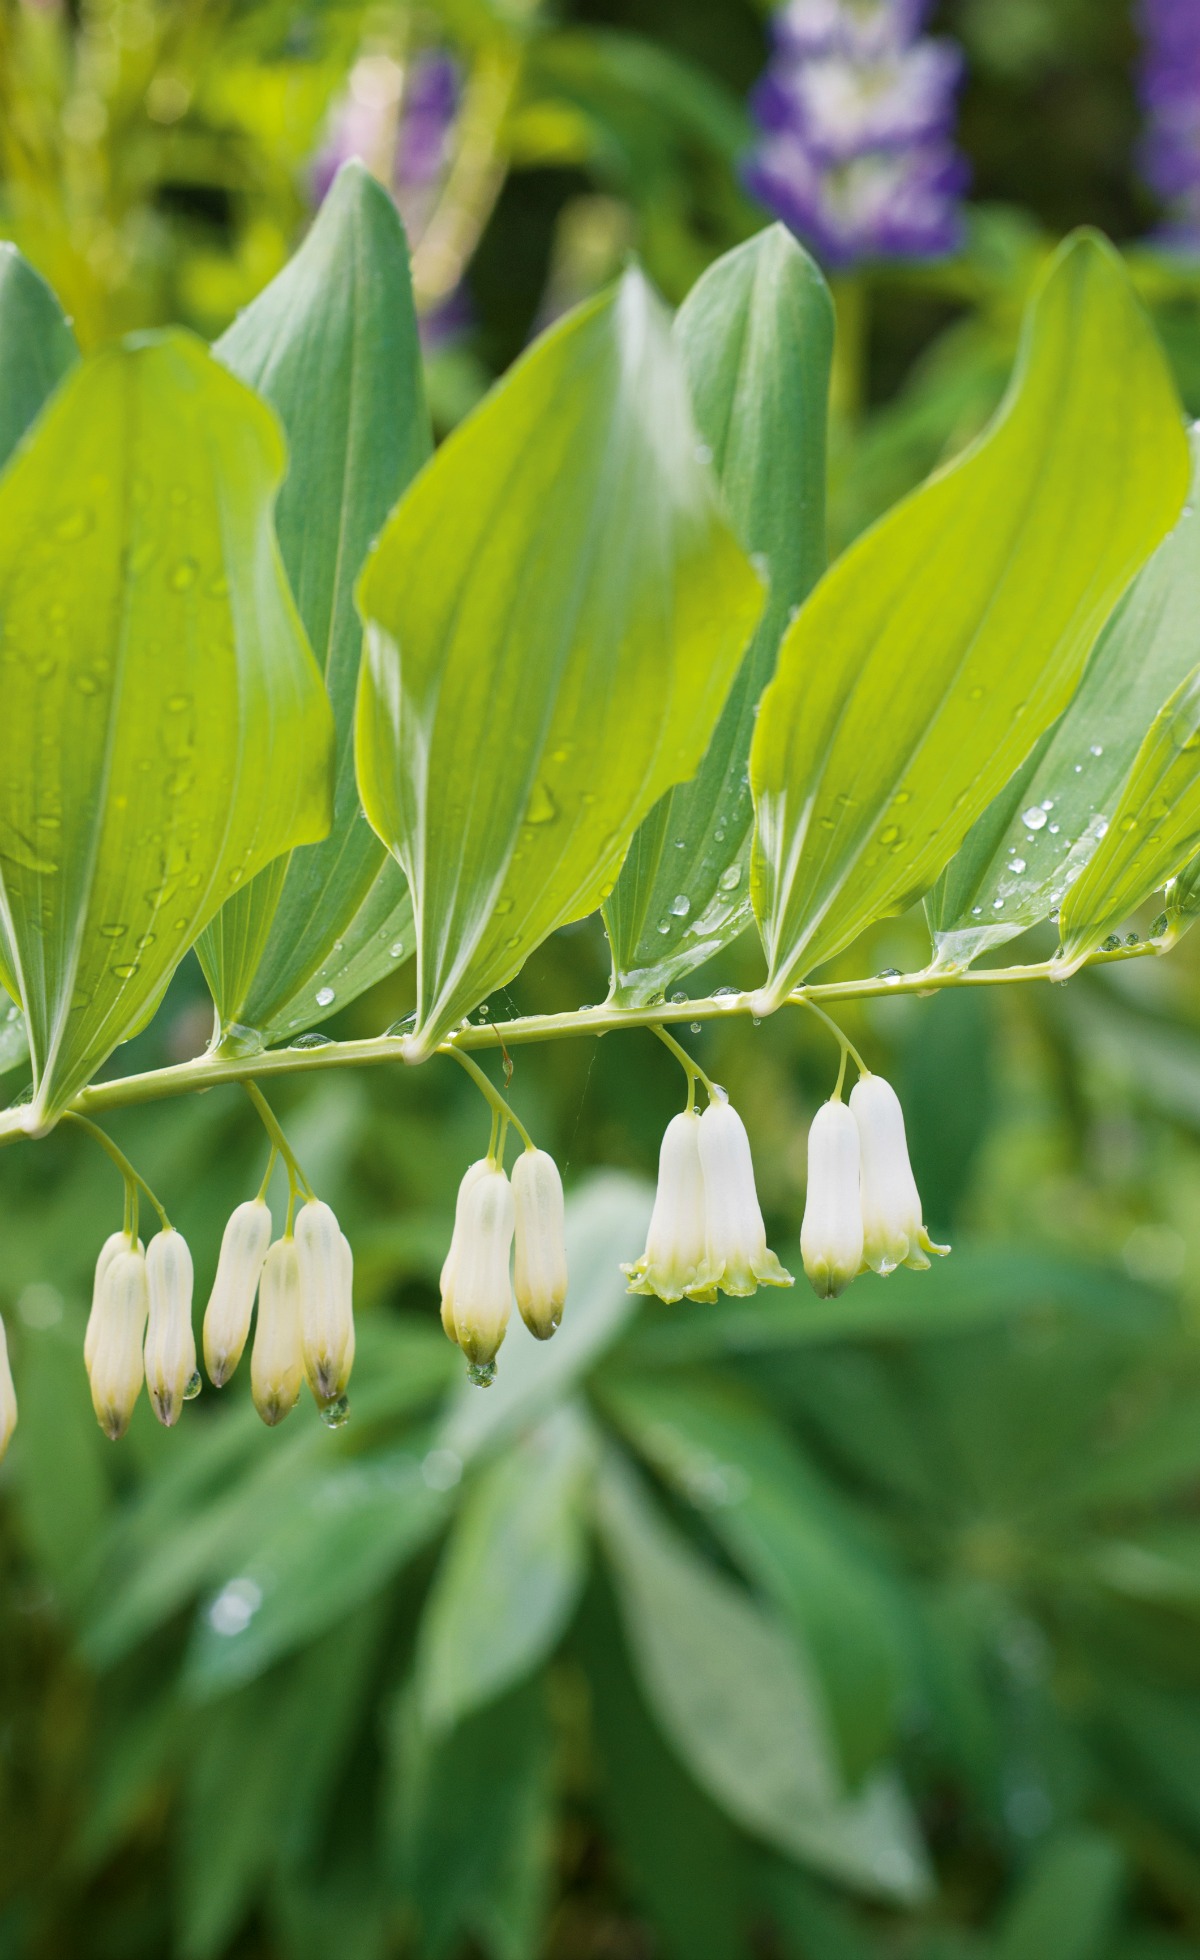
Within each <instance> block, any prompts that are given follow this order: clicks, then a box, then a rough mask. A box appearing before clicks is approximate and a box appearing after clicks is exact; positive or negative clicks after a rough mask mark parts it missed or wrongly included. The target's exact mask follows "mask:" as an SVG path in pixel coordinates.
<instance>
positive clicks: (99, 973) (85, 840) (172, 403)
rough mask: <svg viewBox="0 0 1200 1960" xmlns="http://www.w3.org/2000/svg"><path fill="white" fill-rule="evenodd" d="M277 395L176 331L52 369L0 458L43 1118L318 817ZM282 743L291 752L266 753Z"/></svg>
mask: <svg viewBox="0 0 1200 1960" xmlns="http://www.w3.org/2000/svg"><path fill="white" fill-rule="evenodd" d="M282 470H283V451H282V445H281V443H280V439H279V435H278V431H277V429H276V427H275V424H274V421H273V418H272V417H271V415H270V413H269V411H268V410H267V409H265V408H264V407H263V405H262V404H261V403H260V402H258V401H256V400H255V398H254V397H253V396H252V395H251V394H250V393H249V391H248V390H247V389H245V388H243V387H242V385H241V384H240V382H237V381H235V380H234V379H233V377H232V376H231V375H229V374H227V373H226V372H225V370H224V369H223V368H221V367H220V366H219V365H218V364H217V362H215V361H214V360H212V358H211V357H210V355H209V354H208V352H207V350H206V349H205V348H203V347H202V346H201V344H200V343H199V342H198V341H195V340H193V339H192V338H191V337H190V336H188V335H186V334H182V333H170V334H165V335H147V336H139V337H136V338H134V339H132V340H130V341H127V342H125V343H123V344H122V345H121V346H117V347H111V348H107V349H105V350H104V351H103V352H102V353H100V354H97V355H96V356H94V357H93V358H92V359H91V360H90V361H88V362H87V363H86V364H85V365H84V366H83V367H81V368H79V369H78V370H77V371H76V372H75V373H74V374H72V375H71V376H69V377H68V379H67V380H66V381H65V382H64V383H63V385H62V387H61V388H60V389H59V391H58V393H57V394H56V395H55V397H54V399H53V400H52V402H51V403H50V405H49V407H48V408H47V410H46V412H45V414H44V415H43V416H42V418H41V420H40V421H39V423H38V426H37V429H36V431H35V432H34V434H33V436H32V437H31V439H30V441H29V443H28V444H26V445H25V446H23V447H22V448H21V449H20V450H19V452H18V454H17V455H16V456H15V457H14V459H13V460H12V462H11V463H10V464H9V467H8V469H7V471H6V472H5V474H4V476H3V478H2V479H0V619H2V621H3V627H2V632H3V639H2V641H0V667H2V668H3V685H4V693H5V713H4V717H3V720H2V722H0V780H2V781H3V784H4V789H3V795H2V798H0V916H2V917H3V919H4V923H5V926H6V929H7V934H8V939H9V942H10V945H11V949H12V955H13V962H14V967H15V977H16V979H17V982H18V987H19V992H20V995H21V1003H22V1006H23V1008H24V1011H25V1018H26V1023H27V1026H28V1032H29V1044H30V1049H31V1051H32V1056H33V1065H34V1086H35V1094H34V1100H33V1103H32V1106H31V1107H30V1109H29V1111H28V1117H27V1120H28V1124H29V1127H30V1128H31V1129H37V1128H40V1127H43V1126H45V1125H47V1124H49V1123H51V1122H53V1121H54V1119H55V1117H56V1116H57V1115H58V1114H59V1112H60V1111H61V1110H62V1109H63V1107H64V1106H65V1104H66V1103H67V1102H69V1100H70V1098H71V1097H72V1096H73V1095H74V1094H75V1092H76V1090H78V1089H79V1088H81V1087H82V1086H83V1084H84V1083H85V1082H87V1081H88V1079H89V1078H90V1076H91V1075H93V1074H94V1073H95V1071H96V1069H97V1068H98V1067H99V1066H100V1064H101V1062H102V1061H103V1060H104V1059H105V1057H106V1056H107V1055H109V1054H110V1053H111V1051H112V1049H113V1048H114V1047H115V1046H116V1045H117V1043H118V1042H119V1041H121V1040H122V1039H124V1038H125V1037H126V1036H127V1035H128V1034H129V1033H130V1031H131V1030H132V1029H134V1028H135V1027H136V1026H137V1025H138V1024H139V1022H140V1020H141V1019H142V1018H143V1017H144V1015H145V1012H146V1010H147V1009H148V1007H149V1006H150V1004H151V1003H152V1002H153V1001H154V999H155V998H156V996H157V995H158V994H159V992H160V991H161V989H162V987H163V985H164V983H165V980H166V978H167V976H169V974H170V973H171V972H172V970H173V969H174V968H175V967H176V966H177V965H178V963H179V961H180V960H181V959H182V957H183V955H184V953H185V952H186V951H187V949H188V947H189V946H191V944H192V943H193V941H194V940H195V938H196V936H197V934H198V933H199V932H200V931H201V929H202V928H203V927H204V925H205V924H206V923H207V921H208V920H209V919H210V918H211V917H212V915H213V913H214V912H215V911H216V910H217V908H218V906H219V905H220V904H221V903H222V902H223V901H224V899H225V898H226V897H227V895H228V893H229V892H230V890H231V889H232V888H233V887H234V886H235V885H238V884H240V883H241V882H242V881H243V879H245V878H248V877H252V876H253V875H254V873H255V872H256V871H258V870H259V869H261V867H262V866H263V865H264V864H266V863H267V862H268V861H269V860H270V859H271V858H273V857H276V856H277V855H278V854H279V853H280V852H281V851H283V850H285V849H287V848H288V847H289V846H290V845H292V844H295V843H298V842H302V841H305V840H309V839H314V838H317V837H319V836H321V835H322V834H323V832H324V831H325V830H326V829H327V827H328V823H329V761H330V746H331V738H332V720H331V716H330V712H329V702H328V699H327V697H326V695H325V691H324V688H323V687H322V686H321V678H320V675H319V673H318V672H317V669H316V667H315V665H314V663H313V658H312V654H311V652H310V651H309V647H308V643H307V641H306V640H305V637H304V632H303V628H302V627H301V625H300V621H299V619H298V618H297V615H296V610H295V606H294V604H293V602H292V598H291V594H290V592H289V591H288V587H287V581H286V579H285V577H284V573H283V567H282V565H281V564H280V561H279V554H278V548H277V546H276V543H275V536H274V532H273V530H272V526H271V511H272V504H273V501H274V495H275V491H276V488H277V486H278V483H279V479H280V476H281V475H282ZM285 756H286V767H284V766H283V761H284V758H285Z"/></svg>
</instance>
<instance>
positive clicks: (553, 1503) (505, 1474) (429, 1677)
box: [418, 1403, 594, 1728]
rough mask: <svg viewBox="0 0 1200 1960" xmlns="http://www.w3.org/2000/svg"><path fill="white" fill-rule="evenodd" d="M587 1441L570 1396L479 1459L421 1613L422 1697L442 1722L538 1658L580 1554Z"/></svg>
mask: <svg viewBox="0 0 1200 1960" xmlns="http://www.w3.org/2000/svg"><path fill="white" fill-rule="evenodd" d="M593 1454H594V1448H593V1440H592V1434H591V1430H590V1428H589V1426H588V1424H587V1422H586V1421H585V1419H584V1418H583V1416H582V1415H581V1414H580V1412H579V1410H578V1409H577V1408H574V1407H572V1406H571V1405H570V1404H569V1403H568V1404H567V1405H565V1406H564V1407H562V1408H560V1409H557V1410H555V1412H554V1413H553V1414H552V1415H550V1416H548V1417H547V1418H546V1420H545V1421H544V1422H542V1423H541V1424H539V1425H538V1426H537V1427H536V1428H534V1429H532V1430H530V1431H529V1432H528V1433H527V1434H526V1435H525V1436H523V1437H521V1438H520V1439H519V1440H518V1441H517V1442H516V1443H515V1444H514V1445H513V1446H512V1447H511V1448H510V1449H509V1450H507V1451H505V1453H504V1454H503V1455H502V1456H500V1457H498V1458H496V1460H495V1461H494V1462H492V1463H490V1464H488V1465H487V1466H486V1467H485V1468H484V1469H483V1470H482V1471H481V1472H480V1474H479V1477H478V1480H477V1481H476V1482H475V1484H474V1485H473V1486H472V1487H471V1489H470V1490H469V1491H468V1493H467V1495H466V1498H465V1499H464V1502H463V1505H462V1509H461V1511H460V1513H459V1516H458V1518H457V1520H456V1522H455V1525H454V1529H453V1531H452V1532H451V1534H450V1539H449V1542H448V1544H447V1546H446V1550H445V1553H444V1554H443V1557H442V1561H441V1564H440V1565H439V1567H438V1570H437V1575H436V1577H435V1579H434V1582H433V1588H432V1591H431V1592H430V1595H429V1601H428V1604H427V1605H426V1607H425V1612H424V1616H423V1618H422V1622H421V1636H420V1648H419V1661H418V1671H419V1679H420V1684H421V1707H422V1713H423V1716H424V1720H425V1722H426V1724H427V1725H428V1726H429V1727H431V1728H443V1727H446V1728H448V1727H451V1726H453V1724H454V1723H456V1722H459V1721H461V1720H462V1718H463V1716H464V1715H467V1714H469V1713H470V1712H471V1711H472V1710H473V1709H476V1708H482V1707H483V1706H484V1704H485V1703H487V1702H491V1701H494V1700H495V1699H496V1698H497V1696H499V1695H501V1694H503V1693H504V1691H505V1690H506V1689H507V1688H512V1687H515V1686H516V1684H517V1683H518V1682H519V1681H523V1680H524V1679H525V1678H526V1677H527V1676H528V1675H529V1674H531V1673H532V1672H533V1670H534V1669H535V1668H536V1667H539V1666H540V1665H541V1663H542V1662H543V1661H544V1660H546V1658H547V1657H548V1655H549V1654H550V1653H551V1652H552V1650H553V1648H554V1647H555V1645H556V1644H557V1642H558V1640H559V1638H560V1636H561V1635H562V1632H563V1630H564V1628H565V1626H566V1624H567V1622H568V1620H569V1619H570V1617H571V1614H572V1612H573V1611H574V1609H575V1605H576V1603H577V1601H578V1598H579V1592H580V1588H581V1586H582V1584H583V1579H584V1572H585V1568H586V1563H587V1556H586V1554H587V1532H586V1524H585V1500H586V1497H587V1492H588V1486H589V1483H590V1479H591V1470H592V1460H593Z"/></svg>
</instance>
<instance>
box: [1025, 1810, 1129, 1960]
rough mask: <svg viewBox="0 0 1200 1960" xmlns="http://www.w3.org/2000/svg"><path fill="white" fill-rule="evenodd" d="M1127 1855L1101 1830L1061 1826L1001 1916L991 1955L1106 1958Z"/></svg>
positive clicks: (1075, 1959) (1057, 1959)
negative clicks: (1069, 1828)
mask: <svg viewBox="0 0 1200 1960" xmlns="http://www.w3.org/2000/svg"><path fill="white" fill-rule="evenodd" d="M1124 1889H1125V1858H1124V1855H1123V1853H1122V1851H1121V1848H1120V1845H1119V1844H1118V1843H1117V1842H1116V1841H1115V1840H1114V1839H1113V1838H1111V1837H1109V1836H1107V1835H1106V1834H1105V1833H1104V1832H1103V1831H1095V1830H1089V1829H1087V1828H1086V1827H1081V1828H1079V1829H1077V1830H1071V1831H1063V1832H1061V1833H1060V1834H1059V1835H1058V1836H1057V1837H1054V1838H1051V1839H1050V1841H1049V1843H1047V1844H1045V1845H1043V1846H1042V1847H1041V1848H1040V1849H1039V1851H1038V1854H1037V1857H1036V1858H1035V1860H1034V1862H1033V1865H1032V1868H1031V1869H1030V1870H1029V1871H1028V1872H1027V1873H1026V1875H1025V1878H1024V1880H1023V1882H1022V1884H1021V1887H1020V1890H1019V1891H1018V1893H1017V1895H1016V1897H1015V1898H1014V1899H1013V1900H1012V1902H1011V1903H1010V1905H1009V1908H1008V1910H1007V1912H1006V1913H1005V1916H1004V1922H1003V1925H1002V1927H1001V1930H1000V1933H999V1937H998V1938H997V1940H996V1943H995V1947H994V1949H993V1951H994V1960H1030V1956H1031V1955H1033V1954H1041V1953H1044V1954H1053V1955H1054V1960H1105V1956H1107V1955H1108V1954H1109V1952H1110V1950H1111V1941H1112V1937H1113V1935H1114V1933H1115V1932H1116V1930H1117V1925H1118V1921H1119V1919H1120V1917H1121V1908H1122V1904H1123V1899H1122V1894H1123V1892H1124Z"/></svg>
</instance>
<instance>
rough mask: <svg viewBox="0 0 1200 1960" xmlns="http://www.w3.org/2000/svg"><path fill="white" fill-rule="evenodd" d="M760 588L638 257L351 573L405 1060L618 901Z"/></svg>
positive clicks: (366, 773) (412, 498) (747, 627)
mask: <svg viewBox="0 0 1200 1960" xmlns="http://www.w3.org/2000/svg"><path fill="white" fill-rule="evenodd" d="M761 604H762V590H761V586H760V584H759V581H758V579H757V577H756V576H755V574H754V572H753V571H752V569H751V567H750V564H749V561H748V560H747V558H746V556H745V554H744V552H743V551H742V550H741V548H740V547H739V545H738V544H737V542H736V540H735V539H734V537H733V534H732V532H731V531H730V529H729V527H728V524H727V523H726V521H725V519H724V517H723V515H722V513H721V511H720V509H719V506H718V503H717V499H716V492H715V487H714V485H713V481H712V475H711V471H710V470H709V469H708V468H707V466H706V465H705V463H704V462H703V461H702V460H701V459H700V458H699V457H698V456H697V436H696V429H695V424H694V422H693V420H692V413H691V407H690V404H689V401H688V397H687V388H686V383H685V380H684V377H683V374H682V372H681V369H680V365H679V361H678V356H677V354H676V352H675V349H674V348H673V346H672V342H671V337H670V333H669V329H668V326H667V323H666V320H665V318H664V316H663V312H662V309H661V306H660V305H659V303H658V301H657V300H656V299H655V298H654V296H653V294H652V293H651V292H650V290H649V289H648V287H647V286H646V284H645V282H644V281H643V280H642V278H641V277H640V275H638V274H637V273H630V274H628V275H627V277H626V278H625V280H624V281H623V282H622V284H621V286H620V287H619V288H618V290H617V291H616V293H614V294H612V295H608V296H605V297H603V298H602V299H600V300H597V301H594V302H592V303H591V304H589V305H587V306H584V307H581V308H580V309H579V310H578V311H577V312H576V313H575V314H573V315H572V316H571V317H570V318H569V319H568V320H566V321H565V322H564V323H563V324H562V325H560V326H559V327H557V328H555V329H554V330H553V331H552V332H551V333H549V334H547V335H546V336H545V337H544V338H543V339H542V340H541V341H540V342H539V343H538V345H537V346H536V347H535V348H534V349H533V350H532V351H531V352H530V353H529V354H528V355H526V357H525V358H524V360H523V361H521V362H520V363H519V364H518V366H517V367H516V368H515V369H514V370H513V372H512V373H511V375H509V376H508V377H507V379H506V380H505V381H504V382H503V383H502V384H501V385H500V386H499V387H498V388H497V389H496V390H495V392H494V393H493V394H492V395H491V396H490V397H489V399H488V400H487V401H486V402H485V403H484V404H483V405H482V406H481V407H480V409H479V410H477V412H476V413H475V415H473V416H472V417H471V418H470V420H469V421H468V422H466V423H465V424H464V425H463V426H462V428H461V429H459V430H458V431H457V433H456V434H455V435H454V436H453V437H452V438H451V439H450V441H449V442H448V443H447V444H446V445H445V447H444V448H443V449H442V450H441V451H440V452H439V453H438V455H437V456H436V457H435V458H434V460H433V462H432V463H431V464H430V465H429V466H428V468H427V469H426V470H425V471H424V472H423V474H422V475H421V476H420V477H419V478H418V479H417V481H416V483H415V484H414V485H413V487H412V489H411V490H410V491H409V493H408V495H407V496H406V497H405V499H404V500H403V502H402V503H401V505H400V507H399V509H398V510H397V512H396V513H395V515H394V516H393V518H392V519H391V521H390V523H389V524H388V527H387V529H386V531H385V532H384V534H383V537H382V538H381V540H380V542H379V545H378V547H377V549H376V551H375V553H374V555H373V556H372V558H371V559H370V560H369V562H368V565H367V569H366V572H365V573H364V575H363V579H362V583H361V586H360V606H361V609H362V612H363V615H364V618H365V620H366V623H367V644H366V658H365V659H364V662H363V668H362V679H361V683H360V689H359V708H358V733H357V756H358V779H359V788H360V791H361V794H362V799H363V804H364V807H365V809H366V811H367V814H368V816H369V817H370V820H371V822H372V824H373V825H374V826H375V829H376V830H377V831H378V833H379V835H380V836H381V837H382V838H383V840H384V842H385V843H386V844H387V845H388V848H389V849H390V850H391V851H393V852H394V854H395V855H396V857H397V858H398V859H399V861H400V863H401V864H402V866H403V867H404V871H405V873H406V875H407V877H408V882H409V887H410V889H411V891H412V895H413V906H414V911H415V915H416V922H417V1021H416V1027H415V1030H414V1033H413V1035H412V1036H411V1038H410V1040H409V1042H408V1044H407V1047H406V1053H407V1054H408V1055H409V1057H410V1058H411V1059H413V1060H418V1059H421V1058H423V1057H424V1056H426V1055H428V1054H429V1053H430V1052H431V1051H432V1049H433V1048H434V1047H435V1046H436V1044H437V1042H438V1041H439V1040H440V1039H441V1038H442V1037H443V1036H444V1035H445V1034H446V1033H447V1031H448V1030H449V1029H450V1028H452V1027H454V1026H455V1025H456V1023H457V1022H458V1021H459V1020H460V1019H461V1018H462V1016H463V1015H464V1014H465V1013H467V1012H468V1011H469V1010H470V1009H471V1008H472V1007H474V1006H475V1005H476V1004H477V1003H478V1002H479V1001H481V1000H482V999H484V998H485V996H486V995H487V994H489V993H491V992H492V991H493V989H494V988H496V987H499V986H501V985H503V984H504V983H505V982H506V981H508V980H510V979H511V978H512V977H513V975H514V974H515V973H516V972H517V971H518V969H519V968H520V967H521V965H522V964H523V962H524V960H525V959H526V957H527V956H528V954H529V953H530V952H531V951H532V950H533V948H534V947H535V946H537V945H538V944H539V943H540V941H541V940H543V939H545V938H546V936H547V934H549V933H551V932H553V931H554V929H555V928H556V927H557V926H560V925H565V924H567V923H568V921H570V920H572V919H577V918H581V917H583V916H584V915H585V914H586V913H588V912H591V911H594V910H595V908H596V907H597V906H598V905H599V904H600V903H601V901H602V900H603V899H604V898H605V897H607V895H608V893H609V892H610V891H611V889H612V886H613V883H614V880H615V878H616V876H617V872H618V870H619V869H620V865H621V860H622V858H623V856H624V854H625V851H626V849H627V847H628V844H629V840H630V838H631V836H632V835H633V833H634V831H635V830H636V828H637V826H638V824H639V823H640V822H641V821H642V819H643V817H645V816H646V815H647V813H648V812H649V810H650V809H651V808H652V807H653V805H654V804H655V803H656V802H657V800H658V798H659V797H660V796H661V795H662V794H663V792H664V791H665V790H667V789H669V788H670V786H671V785H672V784H673V783H677V782H681V781H683V780H684V779H685V778H686V777H687V776H689V775H691V773H692V772H693V771H694V770H695V768H696V767H697V765H698V763H699V762H700V760H701V757H702V756H703V754H704V750H705V747H706V745H707V743H708V740H709V737H710V736H711V734H712V731H713V727H714V725H715V723H716V720H717V717H718V715H719V714H720V712H721V709H722V707H723V706H724V703H725V698H726V696H727V694H728V692H729V687H730V683H731V681H732V679H733V676H734V674H735V672H736V670H737V666H738V662H739V660H740V657H741V655H742V652H743V650H744V648H745V645H746V642H747V639H748V637H749V635H750V632H751V631H752V629H753V626H754V623H755V620H756V618H757V616H758V613H759V610H760V608H761Z"/></svg>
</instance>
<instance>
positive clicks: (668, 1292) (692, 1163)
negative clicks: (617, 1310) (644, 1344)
mask: <svg viewBox="0 0 1200 1960" xmlns="http://www.w3.org/2000/svg"><path fill="white" fill-rule="evenodd" d="M705 1217H706V1214H705V1203H704V1170H703V1167H702V1165H701V1163H700V1118H699V1117H698V1116H697V1115H696V1113H695V1111H694V1110H685V1111H684V1112H683V1114H682V1115H679V1116H673V1117H672V1118H671V1121H670V1122H669V1123H668V1124H667V1127H666V1131H665V1133H664V1135H663V1140H662V1148H661V1150H660V1151H659V1153H658V1190H657V1191H656V1193H655V1197H654V1211H653V1213H652V1214H651V1218H650V1230H649V1231H648V1233H647V1234H646V1250H645V1252H643V1254H642V1256H641V1258H640V1259H639V1260H637V1261H636V1262H635V1264H634V1265H632V1266H622V1268H621V1271H622V1272H623V1273H624V1274H625V1277H626V1278H627V1279H628V1281H629V1291H630V1292H631V1293H653V1294H655V1295H656V1296H657V1297H658V1299H660V1300H667V1301H671V1300H682V1299H683V1297H684V1295H685V1294H686V1295H687V1297H688V1299H690V1300H715V1299H716V1297H717V1293H716V1286H715V1283H714V1275H713V1271H712V1268H711V1267H710V1265H709V1263H708V1251H707V1233H706V1228H705Z"/></svg>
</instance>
